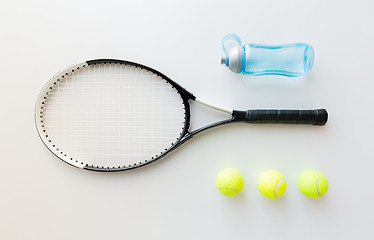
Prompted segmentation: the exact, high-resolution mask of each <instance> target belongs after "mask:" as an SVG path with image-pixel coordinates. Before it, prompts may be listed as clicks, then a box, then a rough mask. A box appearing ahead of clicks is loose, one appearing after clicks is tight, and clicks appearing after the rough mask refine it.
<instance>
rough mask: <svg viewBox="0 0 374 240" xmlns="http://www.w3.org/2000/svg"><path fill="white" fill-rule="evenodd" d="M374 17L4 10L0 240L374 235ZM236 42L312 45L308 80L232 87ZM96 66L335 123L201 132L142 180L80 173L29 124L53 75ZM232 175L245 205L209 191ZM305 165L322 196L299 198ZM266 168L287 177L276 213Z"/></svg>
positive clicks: (242, 80)
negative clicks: (164, 78)
mask: <svg viewBox="0 0 374 240" xmlns="http://www.w3.org/2000/svg"><path fill="white" fill-rule="evenodd" d="M373 12H374V4H373V2H372V1H369V0H367V1H363V0H361V1H358V0H357V1H343V0H340V1H322V0H315V1H299V0H285V1H275V0H274V1H211V2H202V1H192V0H191V1H186V2H182V1H149V2H142V1H58V2H53V1H44V2H40V1H6V2H5V1H3V2H2V4H1V9H0V29H1V40H0V43H1V44H0V53H1V58H0V71H1V88H0V96H1V101H0V104H1V108H2V113H3V115H2V118H1V125H2V128H1V132H0V134H1V145H0V146H1V153H2V155H1V168H0V189H1V197H0V238H1V239H17V240H18V239H228V238H231V239H275V238H277V239H352V238H357V239H369V238H371V237H372V231H371V227H372V223H373V221H374V217H373V216H374V215H373V205H372V199H373V197H374V194H373V191H372V188H373V178H372V175H373V166H374V164H373V154H372V136H373V133H374V132H373V131H374V129H373V123H372V119H373V117H374V114H373V111H372V109H371V106H373V103H374V96H373V93H372V92H373V87H374V85H373V79H372V78H373V77H372V76H373V75H372V65H373V63H374V62H373V56H374V47H373V46H374V45H373V42H374V41H373V40H374V28H373V27H372V23H373V20H374V17H373V16H374V15H373ZM229 32H235V33H237V34H238V35H239V36H240V37H241V38H242V40H243V42H258V43H268V44H278V43H290V42H306V43H309V44H311V45H312V46H313V47H314V49H315V54H316V58H315V65H314V68H313V70H312V72H311V73H310V75H309V76H308V77H307V78H285V77H243V76H241V75H235V74H234V73H232V72H230V71H229V70H228V69H226V68H224V67H223V66H221V65H220V64H219V62H218V56H219V55H220V54H221V48H220V47H221V46H220V41H221V39H222V37H223V36H224V35H225V34H226V33H229ZM99 57H108V58H109V57H110V58H119V59H127V60H131V61H136V62H140V63H143V64H145V65H149V66H151V67H153V68H156V69H158V70H160V71H161V72H163V73H165V74H166V75H168V76H169V77H171V78H173V79H175V80H176V81H177V82H179V83H180V84H181V85H182V86H184V87H186V88H187V89H188V90H190V91H191V92H193V93H194V94H195V95H196V96H198V97H200V98H202V99H204V100H206V101H208V102H209V103H211V104H214V105H217V106H221V107H227V108H231V107H233V108H237V109H241V108H243V109H246V108H305V109H309V108H319V107H325V108H327V109H328V111H329V113H330V117H329V122H328V124H327V126H326V127H323V128H320V127H312V126H296V127H295V126H279V125H278V126H269V125H267V126H255V125H245V124H236V125H232V126H226V127H221V128H217V129H215V130H212V131H209V132H207V133H204V134H201V135H200V136H198V137H195V138H194V140H193V141H190V142H189V143H187V144H186V145H184V146H183V147H181V148H179V149H178V151H175V152H174V153H172V154H171V155H169V156H168V157H167V158H165V159H162V160H160V161H159V162H157V163H155V164H151V165H150V166H148V167H145V168H141V169H138V170H134V171H130V172H119V173H114V174H112V173H111V174H105V173H96V172H88V171H83V170H81V169H77V168H73V167H71V166H69V165H67V164H65V163H63V162H62V161H59V160H57V159H56V158H55V157H54V156H53V155H52V154H51V153H50V152H49V151H48V150H47V149H46V148H45V147H44V146H43V144H42V143H41V141H40V140H39V137H38V135H37V133H36V130H35V126H34V119H33V111H34V104H35V101H36V98H37V96H38V94H39V91H40V90H41V89H42V87H43V85H44V84H45V83H46V82H47V81H48V79H50V78H51V77H52V76H53V75H54V74H56V73H57V72H58V71H60V70H62V69H63V68H65V67H67V66H69V65H70V64H72V63H75V62H80V61H82V60H87V59H92V58H99ZM193 111H196V110H193ZM213 115H214V114H213ZM205 116H206V115H202V116H199V117H197V118H196V119H195V120H196V121H197V124H196V123H195V126H196V125H199V124H202V123H203V122H205V121H206V120H208V119H209V117H205ZM225 167H232V168H237V169H238V170H240V171H241V172H242V173H243V175H244V177H245V181H246V185H245V188H244V190H243V193H242V194H241V195H239V196H238V197H236V198H225V197H223V196H221V195H220V193H219V192H218V191H217V190H216V188H215V177H216V174H217V173H218V172H219V171H220V170H221V169H223V168H225ZM309 168H316V169H319V170H320V171H322V172H323V173H324V174H325V175H326V176H327V178H328V179H329V182H330V189H329V192H328V193H327V195H326V196H325V197H323V198H321V199H318V200H312V199H307V198H306V197H304V196H303V195H302V194H301V193H300V192H299V190H298V189H297V184H296V182H297V176H298V174H299V173H300V172H302V171H303V170H305V169H309ZM267 169H276V170H278V171H280V172H281V173H282V174H283V175H284V176H285V177H286V181H287V184H288V189H287V192H286V194H285V195H284V197H283V198H281V199H279V201H273V200H268V199H265V198H264V197H262V196H261V195H260V193H259V192H258V190H257V188H256V179H257V176H258V175H259V174H260V173H261V172H262V171H263V170H267Z"/></svg>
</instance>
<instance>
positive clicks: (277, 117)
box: [233, 109, 328, 126]
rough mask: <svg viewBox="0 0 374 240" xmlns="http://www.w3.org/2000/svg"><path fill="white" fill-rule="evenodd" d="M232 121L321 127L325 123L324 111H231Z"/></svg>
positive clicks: (325, 112) (326, 115) (325, 113)
mask: <svg viewBox="0 0 374 240" xmlns="http://www.w3.org/2000/svg"><path fill="white" fill-rule="evenodd" d="M233 117H234V121H243V122H247V123H260V124H261V123H274V124H277V123H279V124H310V125H316V126H323V125H325V124H326V122H327V118H328V114H327V111H326V109H315V110H248V111H233Z"/></svg>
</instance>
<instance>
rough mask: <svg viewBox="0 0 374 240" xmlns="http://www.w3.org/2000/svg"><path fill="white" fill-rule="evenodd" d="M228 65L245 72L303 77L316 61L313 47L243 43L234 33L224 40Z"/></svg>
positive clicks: (222, 61)
mask: <svg viewBox="0 0 374 240" xmlns="http://www.w3.org/2000/svg"><path fill="white" fill-rule="evenodd" d="M222 47H223V51H224V52H225V55H226V56H225V57H221V64H225V65H226V66H227V67H228V68H229V69H230V70H231V71H233V72H236V73H243V74H245V75H252V76H260V75H283V76H288V77H299V76H304V75H306V74H308V73H309V72H310V70H311V69H312V67H313V62H314V51H313V48H312V46H310V45H308V44H304V43H294V44H286V45H279V46H267V45H261V44H245V45H242V43H241V41H240V38H239V37H238V36H237V35H235V34H229V35H226V36H225V37H224V38H223V40H222Z"/></svg>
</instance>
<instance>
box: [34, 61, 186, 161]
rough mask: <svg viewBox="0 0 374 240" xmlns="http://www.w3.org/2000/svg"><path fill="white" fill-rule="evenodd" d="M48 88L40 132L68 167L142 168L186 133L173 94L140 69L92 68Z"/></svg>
mask: <svg viewBox="0 0 374 240" xmlns="http://www.w3.org/2000/svg"><path fill="white" fill-rule="evenodd" d="M52 82H53V81H52ZM51 85H52V86H51V87H52V88H51V89H50V90H49V92H48V94H46V96H44V101H45V104H43V110H42V113H41V119H42V120H41V121H43V124H44V125H43V127H44V130H43V131H44V132H45V134H46V135H48V137H47V138H48V139H49V141H50V142H51V144H53V145H54V148H56V149H57V148H58V149H59V150H58V151H61V155H62V157H64V158H67V159H69V160H71V161H77V162H78V161H81V162H82V163H83V164H85V165H87V166H93V167H98V168H117V167H120V168H122V167H131V166H133V165H134V164H135V165H136V164H142V163H145V162H147V161H149V160H152V159H154V158H155V157H157V156H159V155H161V154H162V153H163V152H165V151H167V150H168V149H169V148H170V147H172V145H173V143H175V142H176V141H177V140H178V139H179V138H180V136H181V133H182V132H183V129H184V128H185V110H184V103H183V99H182V98H181V96H180V94H179V93H178V92H177V90H176V89H175V88H173V87H172V85H171V84H169V83H168V82H167V81H166V80H165V79H163V78H161V77H160V76H158V75H156V74H154V73H153V72H150V71H147V70H145V69H142V68H139V67H135V66H131V65H123V64H95V65H91V66H86V68H85V69H80V70H79V71H77V70H75V71H74V72H70V73H68V74H67V75H66V74H65V75H64V77H63V78H62V77H60V78H59V81H56V82H55V83H51ZM65 155H66V156H65ZM59 157H61V156H59Z"/></svg>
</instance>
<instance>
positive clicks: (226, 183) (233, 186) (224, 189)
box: [216, 168, 244, 197]
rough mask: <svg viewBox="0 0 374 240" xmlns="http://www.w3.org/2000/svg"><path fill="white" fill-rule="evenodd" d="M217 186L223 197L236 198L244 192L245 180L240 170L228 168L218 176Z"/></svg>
mask: <svg viewBox="0 0 374 240" xmlns="http://www.w3.org/2000/svg"><path fill="white" fill-rule="evenodd" d="M216 185H217V189H218V191H219V192H220V193H222V195H224V196H226V197H234V196H236V195H238V194H239V193H240V192H241V191H242V190H243V188H244V178H243V176H242V174H241V173H240V172H239V171H238V170H236V169H233V168H226V169H224V170H222V171H221V172H220V173H219V174H218V175H217V178H216Z"/></svg>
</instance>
